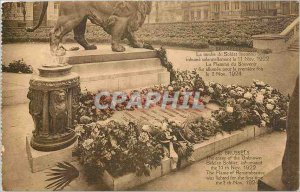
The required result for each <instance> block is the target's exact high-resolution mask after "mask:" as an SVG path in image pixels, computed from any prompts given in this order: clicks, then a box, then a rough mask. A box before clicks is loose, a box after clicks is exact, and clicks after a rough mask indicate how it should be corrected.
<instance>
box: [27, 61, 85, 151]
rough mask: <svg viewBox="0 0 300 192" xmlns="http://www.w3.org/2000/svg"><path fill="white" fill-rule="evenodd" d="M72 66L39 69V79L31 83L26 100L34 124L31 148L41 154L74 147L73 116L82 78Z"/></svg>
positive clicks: (34, 77)
mask: <svg viewBox="0 0 300 192" xmlns="http://www.w3.org/2000/svg"><path fill="white" fill-rule="evenodd" d="M71 68H72V66H70V65H61V66H54V67H47V66H43V67H41V68H39V72H40V73H39V75H38V76H37V75H34V76H33V77H32V78H31V80H30V87H29V92H28V95H27V97H28V98H29V99H30V103H29V113H30V114H31V116H32V119H33V122H34V125H35V127H34V131H33V132H32V133H33V134H32V138H31V141H30V144H31V146H32V148H33V149H36V150H38V151H56V150H60V149H63V148H66V147H68V146H70V145H71V144H73V143H74V142H75V141H76V139H77V136H76V134H75V132H74V120H73V118H74V116H75V114H76V111H77V108H78V103H79V102H78V97H79V94H80V86H79V76H78V74H76V73H73V72H71Z"/></svg>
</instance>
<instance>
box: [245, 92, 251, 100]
mask: <svg viewBox="0 0 300 192" xmlns="http://www.w3.org/2000/svg"><path fill="white" fill-rule="evenodd" d="M244 98H245V99H251V98H252V94H251V93H249V92H247V93H245V94H244Z"/></svg>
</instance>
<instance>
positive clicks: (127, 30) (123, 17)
mask: <svg viewBox="0 0 300 192" xmlns="http://www.w3.org/2000/svg"><path fill="white" fill-rule="evenodd" d="M47 7H48V2H43V8H42V12H41V15H40V18H39V22H38V24H37V25H36V26H34V27H32V28H27V29H26V30H27V31H28V32H33V31H34V30H36V29H37V28H38V27H39V26H40V25H41V23H42V21H43V18H44V16H45V13H46V11H47ZM151 7H152V2H151V1H122V2H121V1H98V2H97V1H88V2H84V1H81V2H76V1H69V2H61V3H60V8H59V16H58V19H57V23H56V25H55V26H54V28H53V29H52V30H51V31H50V34H49V35H50V50H51V53H52V54H53V55H56V56H61V55H64V54H65V51H66V50H65V49H64V48H63V47H62V46H60V43H61V41H62V38H63V37H64V36H65V35H66V34H68V33H69V32H70V31H72V30H73V32H74V39H75V40H76V41H77V42H78V43H79V44H80V45H81V46H82V47H83V48H84V49H86V50H92V49H97V47H96V46H95V45H92V44H89V43H88V42H87V41H86V39H85V37H84V35H85V29H86V22H87V20H88V19H89V20H90V21H91V22H92V23H93V24H96V25H99V26H101V27H102V28H103V29H104V31H106V32H107V33H108V34H110V35H111V48H112V51H115V52H123V51H125V47H123V46H122V45H120V41H121V40H123V39H125V38H126V39H128V41H129V44H130V46H131V47H134V48H142V47H143V46H144V45H143V43H141V42H139V41H138V40H137V38H136V37H135V35H134V32H135V31H137V30H138V29H139V28H140V27H141V26H142V25H143V23H144V21H145V19H146V16H147V15H149V14H150V12H151Z"/></svg>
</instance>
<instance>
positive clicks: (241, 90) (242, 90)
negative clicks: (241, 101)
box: [235, 87, 245, 92]
mask: <svg viewBox="0 0 300 192" xmlns="http://www.w3.org/2000/svg"><path fill="white" fill-rule="evenodd" d="M235 90H236V91H240V92H245V90H244V89H243V88H241V87H237V88H235Z"/></svg>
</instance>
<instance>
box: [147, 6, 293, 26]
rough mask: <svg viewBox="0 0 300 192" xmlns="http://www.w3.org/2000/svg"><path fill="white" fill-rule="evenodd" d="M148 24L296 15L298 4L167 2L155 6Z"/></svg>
mask: <svg viewBox="0 0 300 192" xmlns="http://www.w3.org/2000/svg"><path fill="white" fill-rule="evenodd" d="M152 10H153V11H152V12H151V14H150V16H149V18H150V19H149V22H150V23H154V22H158V23H163V22H166V23H168V22H178V21H180V22H190V21H205V20H226V19H237V18H245V17H250V18H251V17H258V16H279V15H291V14H297V15H298V12H299V2H298V1H177V2H176V1H172V2H171V1H169V2H155V3H154V5H153V8H152Z"/></svg>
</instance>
